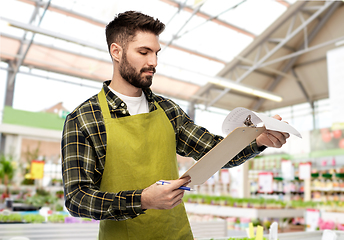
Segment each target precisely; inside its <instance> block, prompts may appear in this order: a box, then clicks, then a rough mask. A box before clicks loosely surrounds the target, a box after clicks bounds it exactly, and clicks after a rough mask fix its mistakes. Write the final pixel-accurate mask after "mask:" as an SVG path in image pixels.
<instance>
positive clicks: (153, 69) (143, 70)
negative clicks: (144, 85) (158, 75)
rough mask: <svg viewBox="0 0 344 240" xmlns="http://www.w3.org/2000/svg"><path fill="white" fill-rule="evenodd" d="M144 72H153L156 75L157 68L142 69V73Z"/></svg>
mask: <svg viewBox="0 0 344 240" xmlns="http://www.w3.org/2000/svg"><path fill="white" fill-rule="evenodd" d="M143 72H153V74H154V73H155V67H148V68H142V69H141V71H140V73H143Z"/></svg>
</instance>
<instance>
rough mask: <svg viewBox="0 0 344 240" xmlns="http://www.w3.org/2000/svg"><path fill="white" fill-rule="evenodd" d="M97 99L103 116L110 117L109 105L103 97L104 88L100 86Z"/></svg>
mask: <svg viewBox="0 0 344 240" xmlns="http://www.w3.org/2000/svg"><path fill="white" fill-rule="evenodd" d="M98 100H99V104H100V108H101V110H102V113H103V117H104V118H111V115H110V110H109V106H108V104H107V101H106V97H105V92H104V88H102V90H100V92H99V93H98Z"/></svg>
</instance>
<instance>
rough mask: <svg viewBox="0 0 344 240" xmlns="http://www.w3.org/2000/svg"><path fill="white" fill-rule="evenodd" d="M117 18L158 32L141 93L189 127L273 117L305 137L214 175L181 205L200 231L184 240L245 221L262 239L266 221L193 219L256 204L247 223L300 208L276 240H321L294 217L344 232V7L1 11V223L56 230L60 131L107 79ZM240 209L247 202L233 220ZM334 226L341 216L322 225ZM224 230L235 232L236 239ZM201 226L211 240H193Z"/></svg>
mask: <svg viewBox="0 0 344 240" xmlns="http://www.w3.org/2000/svg"><path fill="white" fill-rule="evenodd" d="M127 10H136V11H141V12H143V13H145V14H148V15H151V16H153V17H155V18H158V19H159V20H161V21H162V22H164V23H165V24H166V30H165V31H164V32H163V33H162V34H161V35H160V44H161V48H162V51H161V52H160V53H159V59H158V67H157V72H156V74H155V76H154V80H153V85H152V90H153V91H154V92H155V93H156V94H159V95H162V96H165V97H168V98H171V99H172V100H174V101H175V102H176V103H178V104H179V105H180V106H181V107H182V108H183V109H184V111H185V112H187V113H188V115H189V116H190V117H191V118H192V119H194V121H195V122H196V123H197V124H199V125H202V126H204V127H206V128H207V129H208V130H209V131H210V132H212V133H214V134H218V135H222V136H223V133H222V122H223V120H224V119H225V117H226V116H227V114H228V113H229V112H230V111H231V110H233V109H235V108H236V107H244V108H247V109H250V110H253V111H255V112H260V113H264V114H266V115H269V116H272V115H274V114H279V115H280V116H282V118H283V120H285V121H287V122H288V123H289V124H291V125H292V126H293V127H295V128H296V129H297V130H298V131H299V132H301V134H302V136H303V138H302V139H299V138H296V137H294V136H292V137H291V138H290V141H289V142H288V143H287V144H286V145H285V146H284V147H282V148H281V149H273V150H272V149H267V150H266V151H264V153H263V154H262V155H261V156H259V157H257V158H256V159H253V160H251V161H249V162H248V163H247V164H244V165H243V166H240V167H238V168H234V169H230V170H229V171H228V170H225V169H223V170H221V171H219V172H218V173H216V174H215V175H214V176H213V177H212V178H211V179H209V180H208V181H207V183H205V184H203V185H202V186H198V187H197V189H196V191H195V192H194V193H192V194H187V196H186V198H185V202H186V203H187V204H186V205H187V209H188V213H189V214H190V219H191V221H192V222H193V223H197V224H203V222H204V221H206V223H205V225H204V226H203V225H202V227H200V228H197V226H196V225H194V227H193V230H194V232H195V233H196V236H201V237H202V236H203V237H208V236H209V235H211V236H210V237H215V236H217V235H216V234H218V235H219V236H220V235H221V236H222V235H224V237H226V236H227V235H228V234H229V233H228V232H230V231H231V234H232V235H233V231H235V234H237V235H243V234H244V233H243V232H244V229H245V226H246V225H245V224H246V223H247V222H250V221H253V219H254V220H257V221H256V222H257V224H261V225H263V224H264V222H265V223H269V222H272V221H273V220H276V218H275V219H274V214H272V215H271V214H270V215H269V213H266V214H265V215H264V214H263V215H261V216H259V215H256V214H253V213H252V214H251V215H250V214H249V215H246V216H241V215H240V213H233V211H232V210H231V211H230V213H228V214H227V213H223V214H221V213H218V214H214V210H206V209H207V208H204V209H205V210H204V209H203V208H200V207H199V204H200V203H202V204H204V205H206V204H205V202H207V203H208V205H211V204H214V203H216V206H218V205H222V207H233V205H235V207H236V208H238V207H240V208H244V207H248V206H247V204H248V203H249V202H251V203H253V202H257V204H258V205H256V206H255V208H256V209H258V208H267V207H266V206H267V202H266V201H270V202H272V203H271V204H272V205H274V204H275V205H274V206H275V207H273V208H278V209H284V208H286V206H287V207H288V208H292V209H294V210H295V209H299V208H301V210H300V211H297V212H294V213H292V214H294V215H293V216H292V215H290V214H287V215H283V214H284V212H283V211H282V210H281V215H280V216H279V217H278V218H277V220H276V221H279V222H281V221H282V220H283V219H284V220H285V221H284V222H283V221H282V222H281V225H283V224H284V225H285V226H284V230H285V231H287V230H288V229H289V230H290V229H292V226H296V225H297V226H301V228H296V229H297V231H305V230H307V229H317V228H318V229H319V228H320V225H319V222H317V223H316V224H315V226H313V225H312V224H308V225H307V217H305V213H306V210H305V209H307V208H314V209H316V210H317V211H316V212H318V213H319V212H320V211H323V212H322V215H321V216H322V218H321V219H322V220H323V222H326V221H327V220H331V219H332V220H333V219H336V221H335V224H334V225H333V226H334V227H333V228H336V229H339V228H340V227H341V225H340V224H344V215H343V216H342V215H341V210H340V208H341V205H340V204H339V202H340V201H341V200H344V185H343V186H341V185H340V184H341V183H342V182H343V177H344V175H343V172H344V134H343V129H344V113H343V106H342V103H343V100H344V97H343V94H342V91H343V89H344V81H343V78H344V57H343V56H344V28H343V26H342V23H343V22H344V2H343V1H295V0H231V1H228V0H146V1H139V0H126V1H119V0H111V1H109V0H98V1H90V0H82V1H81V0H51V1H47V0H6V1H1V3H0V60H1V62H0V96H2V97H0V136H1V138H0V151H1V161H0V179H1V180H0V195H1V196H2V197H1V199H0V204H2V206H3V207H0V211H1V209H2V210H8V209H10V210H11V211H13V210H16V211H17V212H21V213H22V212H26V211H33V212H35V211H36V212H37V211H38V212H39V211H40V210H42V209H43V210H42V211H43V212H44V211H45V210H47V211H46V213H41V214H37V215H40V216H42V214H43V215H44V216H46V217H48V216H50V217H51V216H52V215H53V213H55V212H56V213H59V214H60V215H62V217H61V219H63V220H59V221H65V218H66V217H68V214H67V213H66V212H65V211H64V207H63V189H62V183H61V181H62V180H61V153H60V140H61V133H62V128H63V123H64V119H65V117H66V115H67V114H68V113H69V112H71V111H73V109H74V108H75V107H77V106H78V105H79V104H80V103H82V102H83V101H85V100H86V99H88V98H89V97H91V96H93V95H95V94H97V93H98V92H99V91H100V89H101V87H102V82H103V81H105V80H109V79H111V77H112V62H111V58H110V56H109V53H108V51H107V45H106V40H105V26H106V24H107V23H108V22H109V21H111V20H112V19H113V18H114V16H115V15H116V14H118V13H120V12H124V11H127ZM178 163H179V169H180V173H181V174H182V173H183V172H185V171H186V170H187V169H188V168H189V167H190V166H191V165H192V164H193V163H194V161H193V160H192V159H189V158H183V157H180V156H178ZM300 168H301V169H302V171H301V170H300ZM266 173H268V174H266ZM264 181H265V183H263V182H264ZM266 184H267V185H268V187H264V186H263V185H266ZM262 189H263V190H262ZM219 196H222V197H224V199H219V198H218V197H219ZM49 198H50V200H49ZM233 199H234V200H233ZM243 199H249V200H247V201H246V202H245V203H244V205H245V204H246V205H245V206H242V202H243ZM47 202H48V203H49V204H47ZM310 202H315V203H316V205H312V204H311V205H307V204H310ZM324 202H330V203H331V204H328V205H331V206H330V207H329V206H327V205H326V206H323V205H322V203H324ZM188 204H189V205H188ZM195 204H198V205H197V208H195ZM252 206H253V205H252V204H251V206H250V207H251V208H252ZM15 207H17V209H16V208H15ZM44 207H45V208H44ZM203 207H204V206H203ZM44 209H45V210H44ZM324 209H325V210H326V211H325V210H324ZM203 210H204V211H203ZM42 211H41V212H42ZM324 211H325V212H324ZM47 212H49V214H48V213H47ZM220 212H224V210H223V209H222V210H221V211H220ZM239 212H240V211H239ZM241 212H242V211H241ZM289 212H290V209H289ZM333 212H336V213H338V214H339V215H338V216H337V215H336V216H335V217H333V215H326V214H325V213H329V214H333ZM1 216H3V214H1V213H0V217H1ZM247 216H248V217H247ZM317 216H318V215H317ZM243 217H246V218H248V220H247V219H240V218H243ZM286 219H287V220H286ZM308 219H310V218H309V217H308ZM318 219H320V214H319V216H318ZM339 219H340V220H339ZM18 221H24V220H22V218H20V220H18ZM42 221H43V222H47V221H48V220H47V219H43V220H42ZM66 221H68V220H66ZM70 221H73V220H70ZM75 221H76V220H75ZM0 222H1V219H0ZM3 222H5V221H3ZM210 222H211V223H214V222H215V225H216V224H220V229H221V230H219V229H217V228H215V227H214V226H212V227H209V226H211V225H210ZM232 223H233V224H232ZM234 223H239V225H240V223H242V226H241V227H240V226H239V227H237V228H236V229H234V225H235V224H234ZM221 224H222V225H221ZM207 226H208V227H209V228H210V229H217V230H214V231H210V232H209V231H208V230H207V231H206V232H208V233H197V231H200V230H197V229H204V228H206V227H207ZM223 226H225V227H223ZM331 226H332V225H331ZM206 229H207V228H206ZM223 231H224V232H225V233H222V232H223ZM290 231H291V230H290ZM220 232H221V234H220ZM0 233H1V232H0ZM207 234H208V235H207ZM0 236H1V234H0Z"/></svg>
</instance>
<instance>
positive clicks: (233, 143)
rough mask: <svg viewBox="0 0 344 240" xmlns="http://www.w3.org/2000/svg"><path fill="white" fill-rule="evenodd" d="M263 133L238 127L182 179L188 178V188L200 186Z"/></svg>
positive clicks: (261, 130)
mask: <svg viewBox="0 0 344 240" xmlns="http://www.w3.org/2000/svg"><path fill="white" fill-rule="evenodd" d="M264 131H265V127H257V128H251V127H239V128H236V129H235V130H234V131H232V132H231V133H230V134H228V136H227V137H226V138H224V139H223V140H222V141H221V142H220V143H218V144H217V145H216V147H214V148H213V149H211V150H210V151H209V152H208V153H207V154H206V155H204V156H203V157H202V158H201V159H200V160H198V161H197V162H196V163H195V164H194V165H192V166H191V167H190V168H189V170H188V171H186V172H185V173H184V174H183V175H182V176H181V178H182V177H186V176H190V177H191V183H190V184H189V185H190V186H194V185H201V184H203V183H204V182H205V181H207V180H208V179H209V178H210V177H211V176H213V175H214V174H215V173H216V172H217V171H218V170H219V169H221V168H222V167H223V166H224V165H225V164H226V163H227V162H229V161H230V160H231V159H232V158H233V157H235V156H236V155H237V154H238V153H239V152H240V151H241V150H242V149H244V148H245V147H246V146H247V145H249V144H250V143H251V142H252V141H253V140H254V139H256V137H258V136H259V135H260V134H261V133H262V132H264Z"/></svg>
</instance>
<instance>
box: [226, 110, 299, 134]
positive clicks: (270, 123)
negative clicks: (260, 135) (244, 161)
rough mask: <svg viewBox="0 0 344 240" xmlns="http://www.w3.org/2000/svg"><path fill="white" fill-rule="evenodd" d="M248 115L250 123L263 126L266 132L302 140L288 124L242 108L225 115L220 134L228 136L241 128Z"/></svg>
mask: <svg viewBox="0 0 344 240" xmlns="http://www.w3.org/2000/svg"><path fill="white" fill-rule="evenodd" d="M248 115H251V122H252V123H253V124H255V125H259V124H263V125H264V126H265V128H266V129H268V130H273V131H279V132H286V133H289V134H293V135H295V136H297V137H299V138H302V136H301V134H300V133H299V132H298V131H297V130H296V129H295V128H293V127H292V126H291V125H289V124H288V123H286V122H283V121H279V120H277V119H275V118H272V117H269V116H266V115H264V114H262V113H256V112H254V111H251V110H248V109H246V108H243V107H238V108H235V109H234V110H233V111H231V112H230V113H229V114H228V115H227V117H226V118H225V120H224V121H223V124H222V132H223V133H224V134H225V135H228V134H229V133H230V132H232V131H233V130H234V129H235V128H237V127H242V126H243V124H244V122H245V120H246V118H247V116H248Z"/></svg>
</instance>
